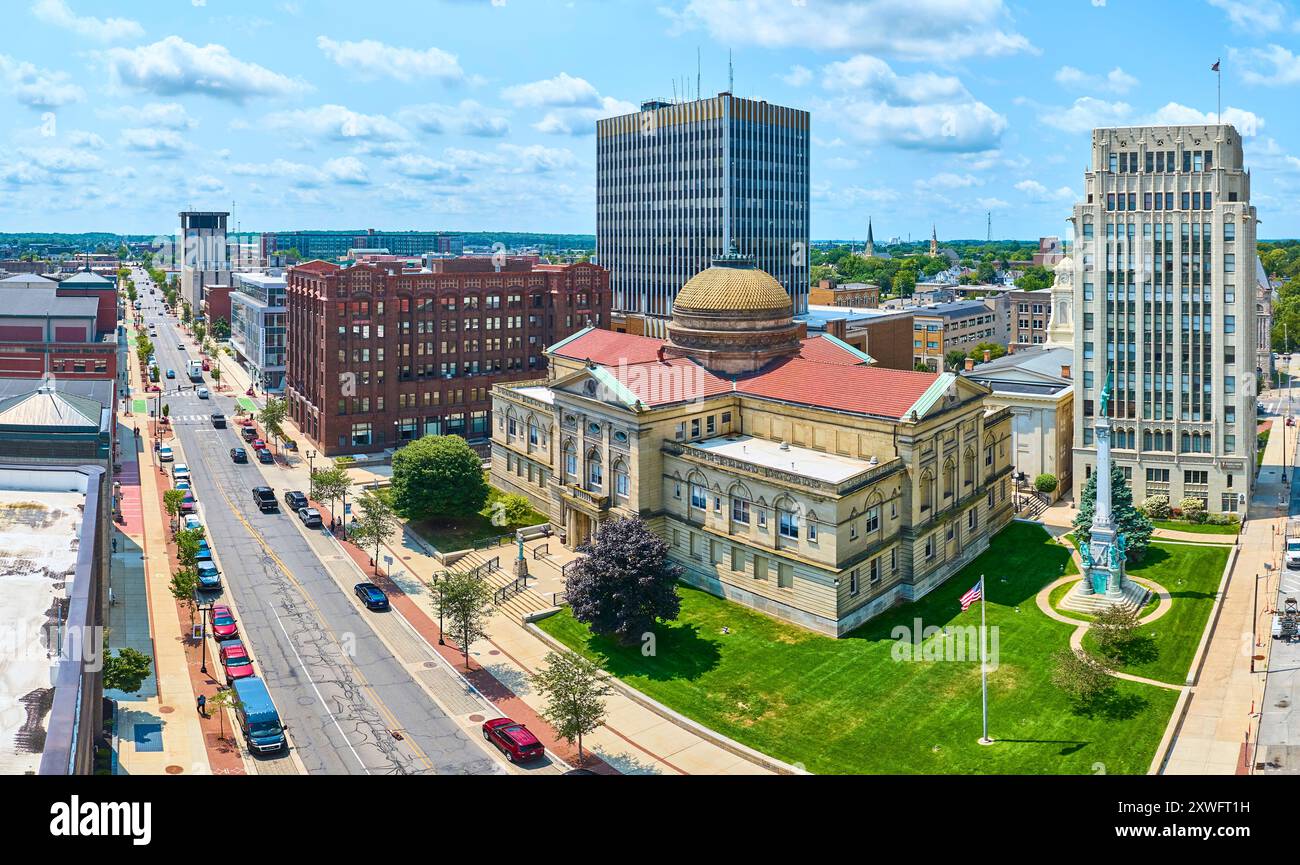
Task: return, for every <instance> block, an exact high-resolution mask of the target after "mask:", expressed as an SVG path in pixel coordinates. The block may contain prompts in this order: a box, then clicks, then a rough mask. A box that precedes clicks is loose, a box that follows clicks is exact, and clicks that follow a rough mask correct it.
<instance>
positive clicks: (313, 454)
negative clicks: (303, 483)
mask: <svg viewBox="0 0 1300 865" xmlns="http://www.w3.org/2000/svg"><path fill="white" fill-rule="evenodd" d="M304 456H306V457H307V477H311V476H312V475H313V474H315V470H314V469H313V468H312V460H314V459H316V451H314V450H311V449H310V448H308V449H307V453H306V454H304Z"/></svg>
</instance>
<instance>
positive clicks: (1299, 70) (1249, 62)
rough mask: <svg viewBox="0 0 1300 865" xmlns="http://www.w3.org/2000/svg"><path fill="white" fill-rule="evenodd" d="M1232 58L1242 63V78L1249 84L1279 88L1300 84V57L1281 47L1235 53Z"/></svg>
mask: <svg viewBox="0 0 1300 865" xmlns="http://www.w3.org/2000/svg"><path fill="white" fill-rule="evenodd" d="M1231 57H1232V59H1234V60H1240V61H1241V62H1242V66H1243V67H1244V68H1243V69H1242V73H1241V77H1242V80H1243V81H1245V82H1246V83H1247V84H1263V85H1265V86H1269V87H1277V86H1282V85H1289V84H1300V56H1296V55H1295V54H1293V53H1291V52H1290V51H1288V50H1287V49H1286V48H1283V47H1282V46H1281V45H1269V46H1268V47H1267V48H1252V49H1250V50H1248V51H1235V50H1234V51H1233V52H1232V53H1231Z"/></svg>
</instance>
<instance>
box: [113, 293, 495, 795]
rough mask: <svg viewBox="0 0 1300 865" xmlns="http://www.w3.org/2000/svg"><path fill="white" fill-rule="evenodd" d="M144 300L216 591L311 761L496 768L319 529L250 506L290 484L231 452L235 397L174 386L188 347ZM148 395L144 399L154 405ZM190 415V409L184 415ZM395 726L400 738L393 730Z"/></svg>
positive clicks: (386, 769) (389, 770)
mask: <svg viewBox="0 0 1300 865" xmlns="http://www.w3.org/2000/svg"><path fill="white" fill-rule="evenodd" d="M135 279H136V284H137V285H140V286H145V285H147V284H148V280H147V277H145V276H144V275H143V274H138V275H137V276H136V277H135ZM144 298H145V300H144V303H143V304H142V305H144V306H146V309H145V310H144V312H145V316H146V321H148V322H154V323H157V324H158V337H157V338H155V339H154V340H153V343H154V345H155V351H156V353H157V356H158V365H159V367H160V368H161V370H162V371H163V374H164V375H165V374H166V370H167V369H169V368H170V369H174V370H175V371H176V376H177V377H176V378H175V379H171V380H169V379H166V378H163V379H162V383H163V384H164V386H165V393H164V397H163V402H165V403H166V404H168V405H170V407H171V417H172V418H174V419H176V420H175V422H174V426H175V428H176V435H177V438H178V439H179V441H180V446H181V449H182V450H183V451H184V460H185V462H187V463H188V465H189V466H190V470H191V472H192V473H193V476H194V480H193V484H194V487H195V492H196V494H197V497H198V502H199V515H200V517H201V518H202V520H203V522H204V523H205V524H206V526H207V533H208V537H209V539H210V542H211V544H212V547H213V549H214V550H215V554H216V558H217V563H218V566H219V567H220V568H221V571H222V578H223V581H224V592H225V593H229V594H230V595H233V598H234V603H235V605H236V608H237V614H238V617H239V626H240V630H241V632H242V634H243V639H244V641H245V644H246V645H248V646H249V647H250V650H251V652H252V654H253V658H254V660H255V661H256V662H257V663H258V664H259V665H260V667H261V671H262V677H263V678H264V680H265V681H266V684H267V687H268V688H269V689H270V691H271V696H272V698H273V699H274V700H275V704H276V706H277V708H278V709H279V710H280V715H281V718H282V719H283V721H284V723H285V724H286V725H287V726H288V728H289V738H290V741H291V744H292V746H293V748H294V749H295V752H296V754H297V756H298V758H299V759H300V760H301V762H302V764H303V765H304V767H305V768H306V770H307V771H308V772H309V773H312V774H391V775H406V774H438V775H448V774H502V773H504V769H503V767H502V766H501V765H500V764H499V763H498V762H497V761H496V760H495V759H493V757H491V756H489V753H488V751H487V750H485V748H484V746H482V745H481V744H480V743H479V742H477V741H476V740H474V739H472V738H471V737H470V736H469V735H467V734H466V733H465V732H464V731H463V730H462V728H460V727H459V726H457V724H456V722H455V721H454V720H453V719H451V718H450V717H448V716H447V714H446V713H445V712H443V711H442V709H441V708H440V707H439V706H438V704H437V703H436V702H435V701H434V700H433V699H432V698H430V696H429V695H428V694H427V693H426V692H425V691H424V690H423V689H422V688H421V687H420V685H419V684H418V683H417V682H416V681H415V679H414V678H413V677H412V673H411V672H410V670H409V666H408V665H404V664H402V663H401V662H399V661H398V660H397V659H396V658H394V657H393V655H392V653H391V652H390V651H389V649H388V648H387V647H386V646H385V645H384V643H383V642H382V641H381V640H380V639H379V637H378V636H377V634H376V626H379V627H386V628H389V629H391V628H392V627H393V625H394V623H393V622H392V621H391V620H390V621H389V622H372V619H374V618H375V617H380V618H388V617H396V616H397V615H398V614H397V613H392V612H389V613H374V612H370V611H368V610H364V609H362V608H361V607H360V606H359V605H358V604H357V603H355V601H354V599H353V597H352V595H351V594H350V593H349V591H347V590H346V589H345V588H342V587H340V585H339V582H338V581H336V579H335V577H334V576H331V571H333V572H334V573H336V574H340V573H341V574H343V575H344V582H345V585H349V584H350V583H351V582H353V581H355V582H360V581H361V580H362V579H364V577H363V575H361V574H360V572H359V571H357V569H356V567H355V565H353V564H352V563H351V561H350V560H346V556H342V555H340V550H339V549H338V547H337V546H336V542H335V541H334V540H333V539H332V538H330V537H329V535H328V533H326V532H321V531H309V530H305V529H303V528H301V527H300V523H299V522H298V520H297V517H296V516H294V515H292V514H290V513H289V512H288V510H287V508H284V506H283V502H282V501H281V511H280V512H279V513H276V514H263V513H262V512H261V511H260V510H258V508H257V507H256V506H255V505H254V504H253V500H252V493H251V490H252V488H253V487H254V486H257V485H259V484H263V483H265V484H266V485H268V486H270V487H272V488H274V489H275V490H276V494H277V498H279V497H280V496H281V495H282V494H283V493H284V491H285V490H286V489H287V487H286V486H285V484H284V483H283V482H279V483H277V480H278V478H277V475H278V474H279V473H280V471H281V470H280V469H279V468H278V467H276V466H262V465H260V464H258V463H257V462H256V460H255V459H251V460H250V462H249V463H247V464H242V465H236V464H234V463H232V462H231V460H230V456H229V451H230V448H232V447H234V446H236V445H243V444H244V442H243V441H242V440H241V439H240V438H239V434H238V428H237V427H236V426H234V425H233V418H234V415H235V410H236V406H235V402H234V398H233V397H231V396H219V395H216V394H213V396H212V398H211V399H206V400H202V399H199V398H198V397H197V396H196V395H195V393H194V390H192V389H187V390H182V391H180V392H174V391H175V390H176V389H177V388H178V387H182V388H192V385H191V384H190V382H189V380H188V379H187V377H186V375H185V362H186V361H187V360H188V359H189V357H190V355H189V354H188V353H187V352H186V351H182V350H179V349H178V348H177V345H178V343H179V342H180V341H181V335H180V332H179V328H178V325H177V324H176V323H175V320H174V319H170V318H168V317H166V316H163V315H161V313H160V304H161V301H160V299H159V297H158V295H152V296H151V295H149V294H148V292H147V290H146V291H145V292H144ZM151 303H152V309H150V308H148V306H149V305H150V304H151ZM194 357H196V358H197V353H195V354H194ZM209 387H210V385H209ZM154 404H155V403H154V401H152V400H151V402H150V407H151V408H153V406H154ZM214 411H221V412H222V413H224V414H225V415H226V416H227V418H228V419H231V420H232V423H231V424H230V426H229V427H228V428H227V429H215V428H213V427H212V424H211V422H210V421H209V420H208V419H207V418H208V416H209V415H210V414H211V413H212V412H214ZM191 417H194V418H197V419H187V418H191ZM251 456H252V455H251V453H250V457H251ZM177 459H178V460H179V459H181V457H180V455H178V457H177ZM345 560H346V561H345ZM341 569H342V570H341ZM349 571H350V572H351V573H350V575H349V573H348V572H349ZM219 597H220V596H218V598H217V599H219ZM396 624H397V625H401V623H400V622H398V623H396ZM403 627H404V626H403ZM209 670H211V671H213V675H214V678H217V679H218V680H220V678H221V675H222V674H221V671H220V666H219V665H217V664H214V662H212V661H211V660H210V661H209ZM394 730H395V731H399V732H400V735H401V736H402V738H401V739H400V740H399V739H397V738H396V737H394V736H393V735H392V733H391V731H394ZM262 759H263V760H265V759H267V758H262ZM270 759H271V760H275V759H276V758H270ZM279 759H287V757H280V758H279ZM267 768H271V767H267Z"/></svg>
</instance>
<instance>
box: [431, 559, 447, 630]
mask: <svg viewBox="0 0 1300 865" xmlns="http://www.w3.org/2000/svg"><path fill="white" fill-rule="evenodd" d="M433 581H434V582H435V583H437V584H438V645H439V646H445V645H447V643H446V641H445V640H443V638H442V605H443V594H442V580H440V579H438V578H437V577H436V576H435V577H434V578H433Z"/></svg>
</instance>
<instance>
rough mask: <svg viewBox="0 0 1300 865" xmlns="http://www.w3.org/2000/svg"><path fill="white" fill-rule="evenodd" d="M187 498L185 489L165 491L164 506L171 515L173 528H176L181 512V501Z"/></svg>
mask: <svg viewBox="0 0 1300 865" xmlns="http://www.w3.org/2000/svg"><path fill="white" fill-rule="evenodd" d="M184 500H185V491H184V490H166V491H164V492H163V508H164V509H165V510H166V511H167V516H169V517H171V523H172V529H173V530H175V528H176V519H177V517H179V516H180V513H181V502H182V501H184Z"/></svg>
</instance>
